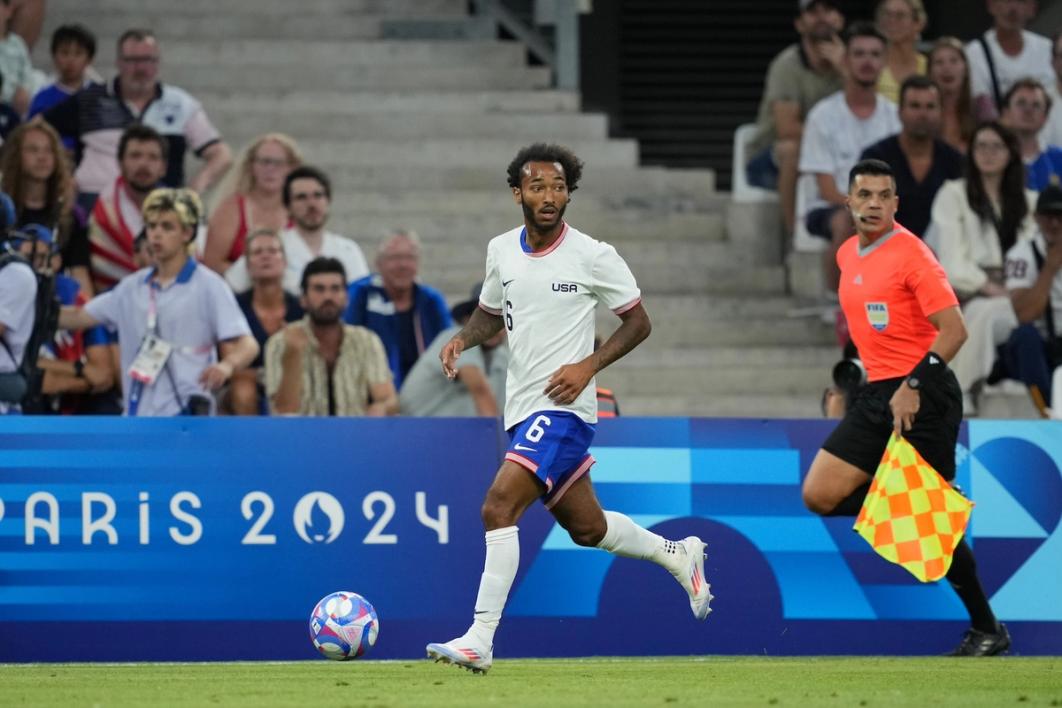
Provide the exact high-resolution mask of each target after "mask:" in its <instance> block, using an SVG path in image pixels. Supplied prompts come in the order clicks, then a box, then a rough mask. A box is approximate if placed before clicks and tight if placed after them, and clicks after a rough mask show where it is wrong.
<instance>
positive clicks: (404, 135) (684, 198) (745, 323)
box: [36, 0, 836, 417]
mask: <svg viewBox="0 0 1062 708" xmlns="http://www.w3.org/2000/svg"><path fill="white" fill-rule="evenodd" d="M48 9H49V18H48V27H47V28H46V32H50V30H51V29H52V28H53V27H54V26H56V25H58V24H60V23H62V22H70V21H80V22H83V23H84V24H85V25H87V26H88V27H90V28H92V29H93V30H94V31H95V32H96V33H97V34H98V36H99V40H100V49H99V52H98V58H97V67H98V69H99V70H100V72H101V73H103V74H104V75H106V76H108V77H109V76H111V75H112V74H113V69H112V67H113V59H114V53H115V49H114V43H115V40H116V38H117V36H118V35H119V34H120V33H121V31H122V30H124V29H125V28H127V27H135V26H145V27H151V28H153V29H154V30H155V31H156V32H157V34H158V35H159V37H160V41H161V43H162V51H163V63H162V69H161V75H162V77H163V78H164V80H166V81H169V82H172V83H174V84H177V85H179V86H182V87H184V88H186V89H188V90H189V91H191V92H192V93H193V94H194V95H196V96H197V97H198V98H199V99H200V100H201V101H202V102H203V104H204V106H205V107H206V109H207V112H208V114H209V115H210V116H211V118H212V119H213V121H214V122H215V124H216V125H217V126H218V128H219V129H220V130H221V131H222V133H223V134H224V136H225V138H226V140H228V141H229V143H230V144H231V145H232V146H233V148H234V149H235V150H238V149H239V148H240V147H242V146H243V145H245V144H246V143H248V142H249V141H250V140H251V139H252V138H254V137H255V136H256V135H258V134H260V133H263V132H266V131H282V132H286V133H289V134H291V135H292V136H294V137H295V138H296V140H297V141H298V142H299V144H300V146H301V148H302V150H303V152H304V154H305V156H306V158H307V160H308V161H309V162H311V163H314V164H317V165H319V166H321V167H323V168H324V169H326V170H327V171H328V172H329V173H330V174H331V175H332V177H333V180H334V190H335V194H334V215H333V221H332V228H333V229H334V230H335V231H338V232H340V233H344V234H347V235H349V236H352V237H354V238H355V239H356V240H358V241H359V243H361V245H362V247H363V248H364V249H365V250H366V252H367V254H369V255H370V257H371V254H372V251H373V249H374V248H375V244H376V241H377V239H378V238H379V237H380V236H381V235H382V234H383V232H384V231H385V230H386V229H388V228H390V227H394V226H405V227H412V228H414V229H416V230H417V231H418V232H419V233H420V234H421V236H422V238H423V239H424V241H425V251H426V252H425V258H424V261H423V265H422V277H423V279H424V280H425V281H426V282H428V283H432V284H436V285H438V286H439V287H441V288H442V289H443V290H444V291H445V292H446V293H447V294H448V296H450V297H451V298H453V299H457V298H462V297H464V296H466V295H467V292H468V289H469V287H470V286H471V285H472V283H474V282H475V281H477V280H479V279H481V278H482V274H483V259H484V246H485V244H486V242H487V241H488V240H489V239H490V238H491V237H493V236H494V235H496V234H498V233H500V232H502V231H505V230H507V229H509V228H512V227H513V226H515V225H517V224H518V223H519V220H520V212H519V209H518V207H516V206H515V205H514V204H513V202H512V199H511V197H510V195H509V190H508V188H507V186H506V183H505V167H506V165H507V164H508V162H509V160H510V159H511V158H512V156H513V155H514V154H515V153H516V151H517V149H519V147H521V146H522V145H525V144H527V143H529V142H532V141H536V140H549V141H555V142H561V143H564V144H567V145H569V146H571V147H572V148H573V149H574V150H575V151H576V153H577V154H579V155H580V157H581V158H582V159H583V160H584V161H585V162H586V164H587V168H586V170H585V173H584V177H583V181H582V182H581V183H580V188H579V190H578V191H577V192H576V193H575V194H574V199H573V203H572V205H571V206H570V208H569V211H568V218H569V220H570V222H571V223H572V224H573V225H574V226H576V227H577V228H579V229H581V230H583V231H586V232H588V233H590V234H592V235H594V236H596V237H598V238H602V239H604V240H607V241H609V242H611V243H613V244H614V245H616V247H617V248H618V249H619V251H620V253H621V254H622V255H624V256H625V258H626V259H627V260H628V262H629V263H630V265H631V267H632V269H633V271H634V273H635V274H636V276H637V277H638V279H639V282H640V283H641V285H642V288H643V290H644V292H645V303H646V307H647V309H648V310H649V312H650V315H651V316H652V318H653V322H654V332H653V336H652V337H651V338H650V340H649V341H648V342H646V344H644V345H643V346H642V347H641V348H639V349H638V350H637V351H636V352H635V353H634V354H632V355H631V356H630V357H629V358H628V359H625V360H623V361H621V362H620V363H618V364H617V365H615V366H614V367H613V368H612V369H610V370H609V371H607V372H606V373H605V375H603V376H602V377H601V383H602V384H604V385H607V386H610V387H612V388H614V389H615V390H616V392H617V395H618V396H619V399H620V404H621V407H622V410H623V412H624V414H627V415H637V414H647V415H690V414H696V415H741V416H765V417H766V416H815V415H817V408H818V400H819V395H820V393H821V390H822V388H823V387H824V386H825V385H826V384H827V383H828V378H829V369H830V366H831V365H832V363H833V361H834V359H835V358H836V353H835V348H834V347H832V346H830V337H829V332H828V331H827V329H826V328H825V327H824V326H823V325H821V324H820V323H819V322H818V320H808V319H795V318H791V317H789V313H790V311H791V310H793V308H794V303H793V301H792V299H791V298H790V297H789V296H787V294H786V293H787V274H786V270H785V268H784V267H783V265H782V261H781V248H780V244H779V242H778V238H777V237H776V236H775V234H777V232H778V224H777V218H776V216H775V214H774V207H772V206H770V205H767V206H762V207H759V206H756V205H751V206H750V205H732V204H731V203H730V201H729V199H728V196H727V195H724V194H720V193H717V192H716V191H715V184H714V175H713V174H712V173H711V172H710V171H697V170H667V169H662V168H643V167H640V166H639V164H638V159H639V156H638V145H637V144H636V143H635V142H633V141H630V140H616V139H611V138H609V136H608V126H607V120H606V117H605V116H603V115H595V114H584V113H580V111H579V109H580V98H579V95H578V94H577V93H572V92H566V91H558V90H554V89H551V88H549V86H550V76H549V72H548V70H547V69H544V68H542V67H533V66H529V65H528V64H527V61H526V51H525V49H524V48H523V46H522V45H520V44H518V43H515V42H509V41H499V40H495V39H493V32H492V29H491V27H490V26H489V25H485V24H484V23H483V22H482V20H478V19H476V18H470V17H468V16H467V14H466V3H465V2H464V0H303V1H302V2H299V3H291V2H289V1H287V0H229V1H228V2H223V3H215V2H213V0H182V2H180V3H171V2H168V1H167V0H95V1H94V2H92V3H85V2H81V1H79V0H50V2H49V6H48ZM429 36H430V37H434V38H425V37H429ZM407 37H408V38H407ZM416 37H420V38H419V39H418V38H416ZM398 38H401V39H398ZM42 44H44V45H46V44H47V42H43V43H42ZM36 58H37V64H38V65H39V66H49V61H48V58H47V47H46V46H43V47H40V48H39V49H38V52H37V57H36ZM190 167H191V166H190ZM599 321H600V324H601V329H602V334H607V333H608V332H610V331H611V329H612V328H614V327H615V326H616V323H617V322H618V321H617V320H616V318H615V317H613V316H612V315H611V314H610V313H607V312H604V313H601V316H600V318H599Z"/></svg>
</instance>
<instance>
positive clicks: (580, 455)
mask: <svg viewBox="0 0 1062 708" xmlns="http://www.w3.org/2000/svg"><path fill="white" fill-rule="evenodd" d="M508 174H509V186H510V188H511V189H512V193H513V198H514V200H515V201H516V203H517V204H519V205H520V206H521V208H522V210H523V215H524V225H523V226H522V227H518V228H515V229H513V230H511V231H509V232H507V233H504V234H502V235H500V236H497V237H495V238H494V239H493V240H492V241H491V242H490V245H489V246H488V247H487V275H486V278H485V279H484V282H483V290H482V293H481V295H480V299H479V307H478V308H477V309H476V310H475V312H473V314H472V317H471V319H470V320H469V322H468V324H467V325H465V327H464V328H463V329H462V330H461V331H460V332H459V333H457V334H456V335H455V336H454V338H453V339H451V340H450V341H449V343H447V344H446V346H444V347H443V349H442V353H441V354H440V356H439V358H440V359H441V360H442V365H443V371H444V372H445V373H446V375H447V376H449V377H450V378H451V379H452V378H454V377H455V376H457V373H458V372H457V370H456V368H455V367H456V364H457V360H458V358H459V357H460V356H461V353H462V352H463V351H464V350H465V349H468V348H471V347H475V346H478V345H480V344H482V343H483V342H485V341H487V340H488V339H490V338H491V337H492V336H494V335H495V334H497V333H498V332H500V331H501V329H502V328H503V327H504V328H505V330H506V335H507V336H508V338H509V349H510V358H509V374H508V378H507V379H506V392H505V398H506V403H505V426H506V429H507V430H508V431H509V435H510V441H511V442H510V445H509V449H508V452H507V453H506V455H505V460H504V461H503V462H502V466H501V468H500V469H499V470H498V474H497V476H496V477H495V478H494V482H493V483H492V484H491V487H490V489H489V490H488V491H487V498H486V500H485V501H484V503H483V507H482V518H483V524H484V526H485V527H486V530H487V533H486V542H487V556H486V562H485V564H484V569H483V575H482V576H481V578H480V585H479V595H478V596H477V598H476V607H475V615H474V620H473V623H472V626H471V627H470V628H469V629H468V631H467V632H466V633H465V634H464V635H462V636H461V637H458V638H457V639H453V640H451V641H449V642H446V643H445V644H436V643H432V644H429V645H428V647H427V651H428V656H429V658H433V659H435V661H443V662H446V663H452V664H456V665H458V666H462V667H464V668H466V669H469V670H471V671H473V672H485V671H487V670H488V669H490V667H491V663H492V661H493V645H494V632H495V630H496V629H497V627H498V623H499V621H500V620H501V613H502V609H503V608H504V606H505V601H506V599H507V597H508V595H509V588H510V586H511V585H512V582H513V579H514V578H515V576H516V569H517V567H518V566H519V561H520V545H519V538H518V533H517V532H518V529H517V527H516V522H517V521H518V520H519V518H520V517H521V516H522V515H523V513H524V511H525V510H526V509H527V508H528V507H529V506H530V505H531V503H532V502H534V500H535V499H541V500H542V501H543V503H544V504H545V506H546V508H547V509H549V510H550V511H551V512H552V514H553V516H554V517H555V518H556V519H557V522H558V523H559V524H560V525H561V526H562V527H563V528H564V529H565V530H566V531H567V532H568V533H569V535H570V536H571V538H572V541H574V542H575V543H576V544H578V545H580V546H591V547H593V546H596V547H598V548H601V549H603V550H606V551H608V552H610V553H614V554H616V555H620V556H625V557H629V558H640V559H643V560H650V561H653V562H654V563H657V564H658V565H661V566H663V567H664V568H666V569H667V570H668V571H670V572H671V574H672V575H673V576H674V577H675V579H676V580H678V582H679V583H680V584H681V585H682V587H683V588H684V589H685V590H686V592H687V594H688V595H689V599H690V608H691V609H692V611H693V614H694V616H695V617H696V618H697V619H704V618H706V617H707V616H708V613H709V612H710V611H711V610H710V608H709V603H710V602H711V600H712V595H711V593H710V592H709V587H708V583H707V582H706V581H705V578H704V547H705V544H704V542H703V541H701V539H699V538H697V537H696V536H688V537H687V538H685V539H683V540H681V541H669V540H667V539H665V538H663V537H662V536H658V535H657V534H655V533H652V532H651V531H648V530H646V529H644V528H642V527H640V526H638V525H637V524H635V523H634V522H633V521H632V520H631V519H630V518H628V517H627V516H624V515H623V514H619V513H616V512H613V511H603V510H602V509H601V506H600V504H599V503H598V501H597V498H596V496H595V495H594V490H593V487H592V486H591V484H590V478H589V477H588V476H587V474H586V473H587V472H588V471H589V469H590V466H591V465H592V464H593V463H594V458H593V457H591V456H590V455H589V452H588V451H589V447H590V442H591V440H592V439H593V435H594V424H595V423H597V395H596V385H595V383H594V375H595V374H596V373H597V372H599V371H601V370H602V369H603V368H605V367H606V366H608V365H609V364H611V363H612V362H614V361H616V360H617V359H619V358H620V357H622V356H624V355H625V354H627V353H628V352H629V351H631V350H632V349H634V347H636V346H637V345H638V344H639V343H640V342H641V341H642V340H643V339H645V338H646V337H647V336H649V331H650V329H651V325H650V323H649V315H647V314H646V312H645V308H644V307H642V303H641V291H640V290H639V289H638V285H637V283H636V282H635V280H634V276H633V275H632V274H631V271H630V269H629V268H628V267H627V264H626V263H625V262H624V261H623V259H622V258H620V256H619V254H617V253H616V249H615V248H613V247H612V246H610V245H608V244H606V243H603V242H600V241H596V240H594V239H592V238H590V237H589V236H587V235H586V234H583V233H580V232H579V231H576V230H575V229H573V228H571V227H570V226H568V224H566V223H565V222H564V210H565V208H566V207H567V205H568V202H569V195H570V193H571V192H572V191H574V190H575V188H576V185H577V184H578V181H579V177H580V176H581V174H582V163H581V161H580V160H579V158H577V157H576V156H575V155H574V154H572V152H571V151H570V150H568V149H567V148H564V147H561V146H559V145H545V144H542V143H537V144H535V145H531V146H529V147H526V148H524V149H522V150H521V151H520V152H519V153H518V154H517V155H516V157H515V158H514V159H513V161H512V162H511V163H510V164H509V170H508ZM599 302H600V303H602V304H604V305H605V306H606V307H608V308H609V309H611V310H612V311H613V312H615V313H616V314H617V316H618V317H619V318H620V319H621V320H622V324H621V325H620V327H619V329H617V330H616V331H615V332H614V333H613V334H612V336H611V337H609V338H608V341H606V342H605V343H604V344H603V345H602V346H601V348H600V349H598V350H597V351H594V310H595V307H596V306H597V304H598V303H599Z"/></svg>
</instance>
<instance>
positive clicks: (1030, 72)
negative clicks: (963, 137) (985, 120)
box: [966, 0, 1053, 113]
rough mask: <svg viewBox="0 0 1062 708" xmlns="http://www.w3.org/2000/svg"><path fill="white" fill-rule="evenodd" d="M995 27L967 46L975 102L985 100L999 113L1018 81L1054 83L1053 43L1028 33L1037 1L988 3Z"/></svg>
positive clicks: (1003, 0)
mask: <svg viewBox="0 0 1062 708" xmlns="http://www.w3.org/2000/svg"><path fill="white" fill-rule="evenodd" d="M986 1H987V5H988V14H990V15H991V16H992V27H991V28H990V29H988V30H987V31H986V32H985V33H984V35H982V36H981V37H978V38H977V39H975V40H973V41H972V42H970V43H969V44H967V45H966V56H967V58H968V60H969V63H970V88H971V90H972V92H973V97H974V100H975V101H977V100H978V99H980V98H981V97H985V98H987V99H988V101H989V102H990V103H991V104H992V105H994V106H995V108H996V110H997V111H998V112H1000V113H1001V112H1002V110H1003V104H1004V101H1003V97H1004V96H1005V95H1006V94H1007V91H1009V90H1010V87H1011V86H1012V85H1013V84H1014V82H1015V81H1017V80H1018V79H1022V78H1026V77H1032V78H1034V79H1036V80H1037V81H1038V82H1039V83H1040V84H1041V85H1045V86H1046V85H1047V84H1048V83H1050V82H1051V80H1052V78H1053V77H1052V71H1051V41H1050V40H1048V39H1047V38H1046V37H1042V36H1040V35H1038V34H1035V33H1033V32H1029V31H1028V30H1026V29H1025V27H1026V25H1028V24H1029V21H1030V20H1032V18H1033V17H1035V16H1036V0H986Z"/></svg>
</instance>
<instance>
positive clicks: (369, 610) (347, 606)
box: [310, 590, 380, 661]
mask: <svg viewBox="0 0 1062 708" xmlns="http://www.w3.org/2000/svg"><path fill="white" fill-rule="evenodd" d="M379 631H380V620H379V619H377V617H376V610H375V608H373V606H372V605H371V604H370V603H369V601H368V600H366V599H365V598H364V597H362V596H361V595H359V594H357V593H354V592H349V591H347V590H340V591H339V592H334V593H332V594H330V595H326V596H324V597H323V598H321V601H320V602H318V603H317V606H316V607H314V608H313V613H311V614H310V639H311V640H312V641H313V645H314V646H315V647H317V651H319V652H321V654H323V655H324V657H325V658H326V659H334V660H335V661H349V660H350V659H357V658H358V657H359V656H362V655H363V654H365V652H367V651H369V649H370V648H371V647H372V645H373V644H375V643H376V635H377V634H378V633H379Z"/></svg>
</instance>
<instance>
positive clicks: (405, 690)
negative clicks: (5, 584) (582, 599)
mask: <svg viewBox="0 0 1062 708" xmlns="http://www.w3.org/2000/svg"><path fill="white" fill-rule="evenodd" d="M23 705H24V706H63V708H73V707H75V706H100V708H110V707H111V706H146V705H149V706H255V707H256V708H263V707H265V706H311V707H314V708H316V707H317V706H322V707H323V706H432V707H433V708H434V707H437V706H487V705H489V706H499V707H502V708H514V707H517V706H550V708H557V707H559V706H607V707H608V708H615V707H617V706H681V705H686V706H703V705H719V706H785V705H789V706H809V705H810V706H888V707H890V708H891V707H892V706H919V707H921V706H933V707H934V708H936V707H938V706H952V705H954V706H963V707H964V708H970V707H972V706H993V707H994V708H995V707H998V706H1010V705H1016V706H1062V658H1057V657H1054V658H998V659H943V658H935V657H934V658H931V657H921V658H879V657H873V658H865V657H860V658H854V657H816V658H779V659H771V658H759V657H703V658H661V659H605V658H596V659H568V660H557V659H549V660H545V659H538V660H507V661H499V662H497V663H496V664H495V665H494V668H493V669H491V671H490V673H489V674H487V675H486V676H473V675H472V674H470V673H468V672H466V671H463V670H461V669H457V668H455V667H453V666H444V665H442V664H432V663H429V662H427V661H387V662H373V661H365V662H361V661H355V662H349V663H342V664H341V663H332V662H326V661H309V662H291V663H265V662H262V663H231V664H9V665H0V706H23Z"/></svg>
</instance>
